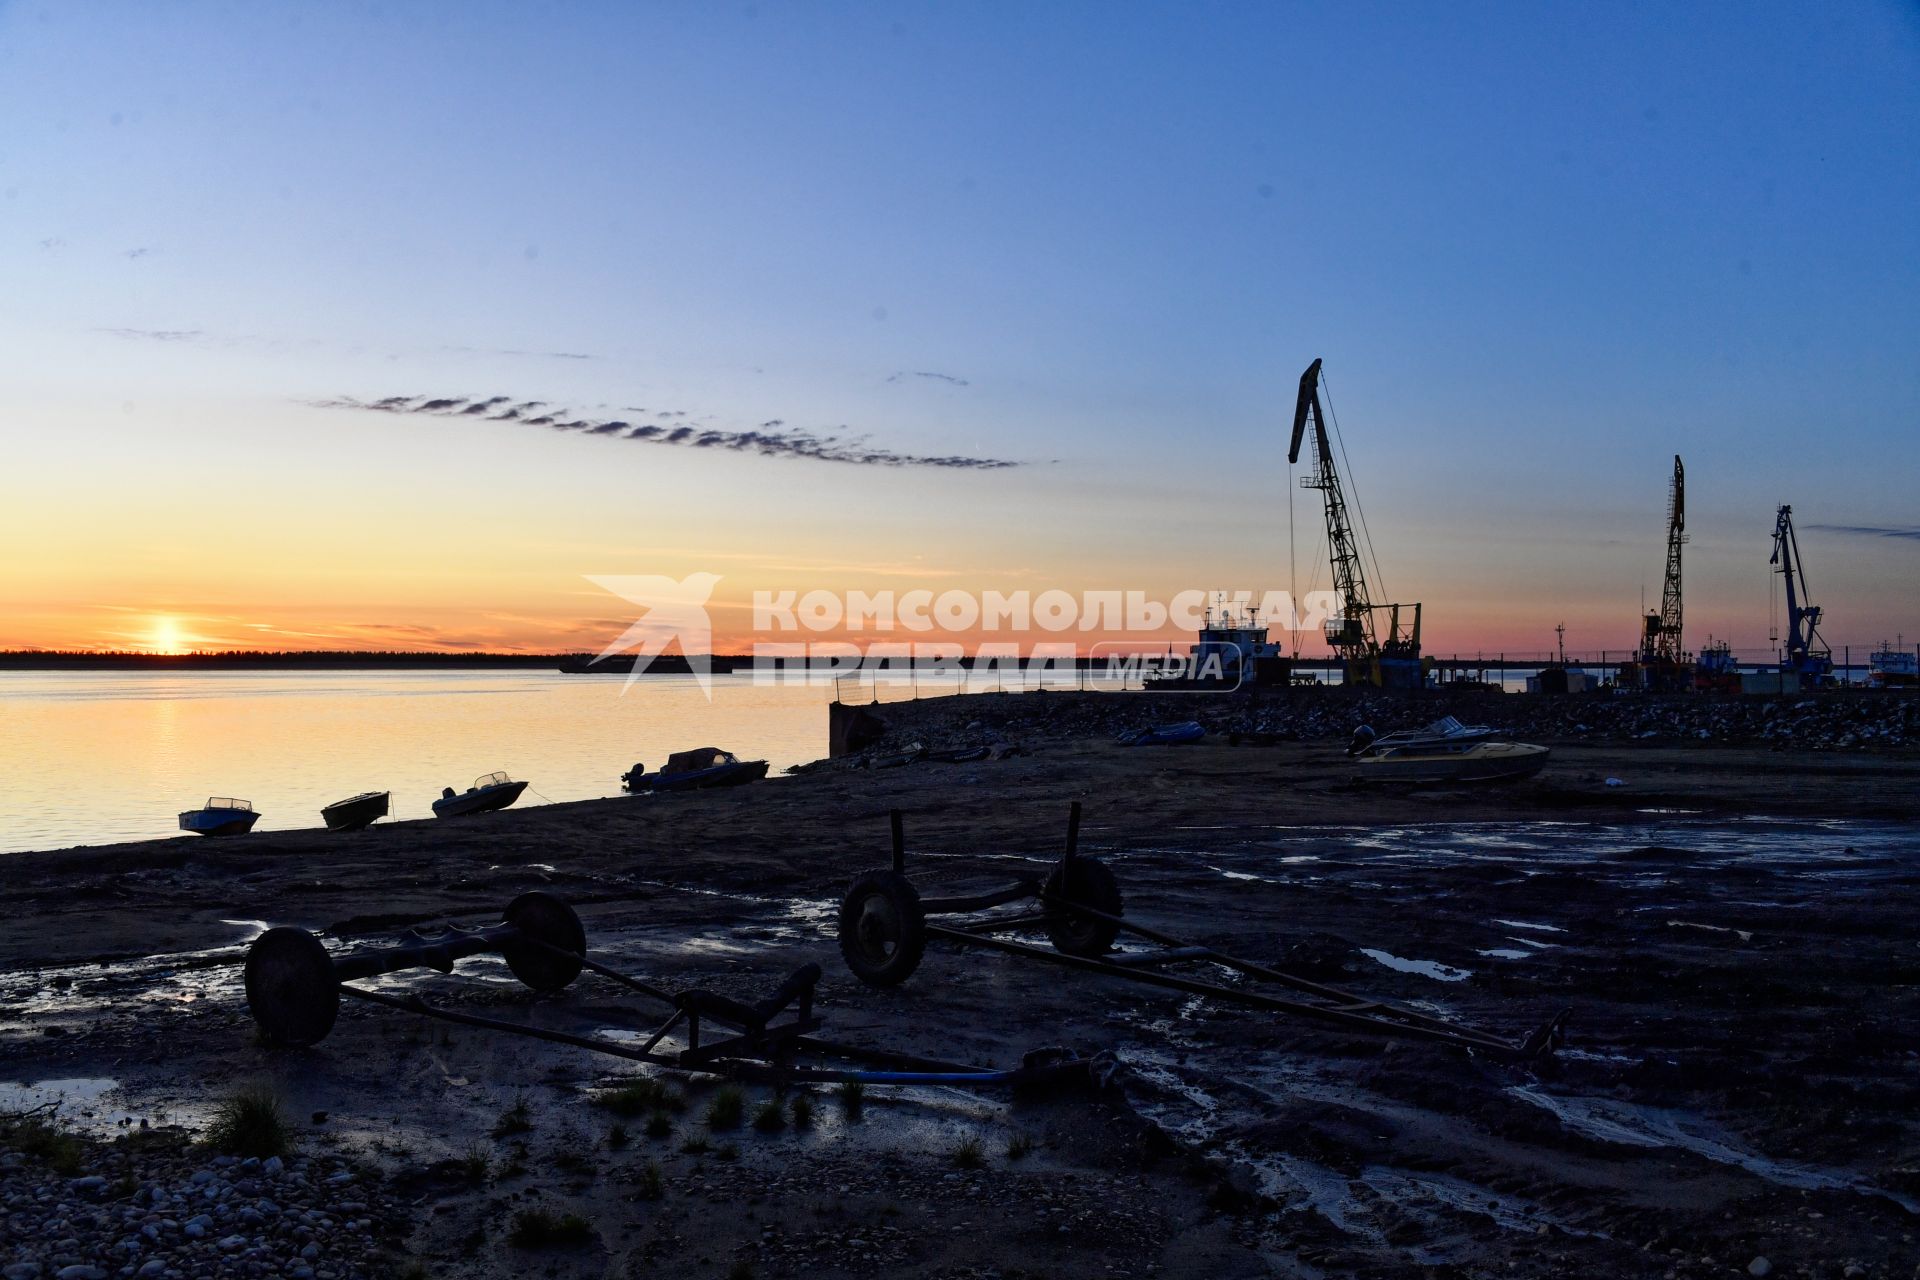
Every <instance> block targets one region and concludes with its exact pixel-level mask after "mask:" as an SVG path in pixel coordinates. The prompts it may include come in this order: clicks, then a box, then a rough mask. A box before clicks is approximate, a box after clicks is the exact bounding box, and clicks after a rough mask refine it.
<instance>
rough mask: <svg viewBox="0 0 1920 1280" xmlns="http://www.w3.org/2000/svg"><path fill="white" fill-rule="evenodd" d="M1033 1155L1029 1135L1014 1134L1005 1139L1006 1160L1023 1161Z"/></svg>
mask: <svg viewBox="0 0 1920 1280" xmlns="http://www.w3.org/2000/svg"><path fill="white" fill-rule="evenodd" d="M1032 1154H1033V1138H1032V1136H1031V1135H1029V1134H1025V1133H1016V1134H1014V1135H1013V1136H1012V1137H1010V1138H1008V1139H1007V1159H1009V1160H1025V1159H1026V1158H1027V1157H1028V1156H1030V1155H1032Z"/></svg>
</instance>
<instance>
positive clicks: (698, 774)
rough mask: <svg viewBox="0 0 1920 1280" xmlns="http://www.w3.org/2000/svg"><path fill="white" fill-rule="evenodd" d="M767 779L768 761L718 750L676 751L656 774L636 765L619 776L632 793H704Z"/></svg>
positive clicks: (695, 749) (716, 748)
mask: <svg viewBox="0 0 1920 1280" xmlns="http://www.w3.org/2000/svg"><path fill="white" fill-rule="evenodd" d="M766 776H767V762H766V761H765V760H742V759H740V758H739V757H738V756H736V755H734V754H733V752H731V751H722V750H721V749H720V748H719V747H695V748H694V749H693V750H691V751H676V752H674V753H673V754H672V755H670V756H668V757H667V763H666V766H665V767H664V768H662V769H661V770H660V771H659V772H657V773H648V772H647V766H645V765H644V764H636V765H634V766H633V768H631V769H629V770H627V772H625V773H623V774H621V775H620V782H621V784H622V785H623V786H625V787H626V789H627V790H629V791H704V790H706V789H708V788H710V787H737V786H741V785H742V784H744V783H748V782H758V781H760V779H762V778H764V777H766Z"/></svg>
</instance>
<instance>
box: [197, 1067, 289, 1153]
mask: <svg viewBox="0 0 1920 1280" xmlns="http://www.w3.org/2000/svg"><path fill="white" fill-rule="evenodd" d="M205 1142H206V1144H207V1145H208V1146H209V1147H211V1148H213V1149H214V1150H215V1151H218V1152H220V1153H221V1154H222V1155H229V1156H259V1157H261V1158H262V1159H265V1158H266V1157H267V1156H283V1155H285V1154H286V1153H287V1151H288V1149H289V1148H290V1147H291V1146H292V1145H293V1143H292V1139H291V1136H290V1133H289V1130H288V1127H287V1117H286V1115H285V1113H283V1112H282V1111H281V1110H280V1098H279V1096H278V1095H277V1094H275V1093H274V1091H273V1090H272V1089H270V1088H269V1087H267V1086H266V1085H264V1084H250V1085H242V1086H241V1087H240V1088H239V1089H236V1090H235V1091H234V1092H233V1093H232V1094H230V1095H229V1096H228V1097H227V1099H226V1100H225V1101H223V1102H222V1103H221V1104H220V1105H219V1106H218V1107H217V1108H215V1110H214V1113H213V1123H212V1124H211V1125H209V1126H208V1127H207V1132H206V1137H205Z"/></svg>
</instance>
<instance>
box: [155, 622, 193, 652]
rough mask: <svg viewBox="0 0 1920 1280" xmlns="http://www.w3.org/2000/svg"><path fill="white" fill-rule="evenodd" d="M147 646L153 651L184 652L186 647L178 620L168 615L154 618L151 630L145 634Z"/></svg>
mask: <svg viewBox="0 0 1920 1280" xmlns="http://www.w3.org/2000/svg"><path fill="white" fill-rule="evenodd" d="M147 647H148V648H150V649H152V650H153V651H154V652H155V653H185V652H186V651H187V649H186V645H185V644H184V643H183V642H182V637H181V634H180V620H179V619H178V618H169V617H158V618H155V619H154V620H153V630H152V631H151V632H149V633H148V636H147Z"/></svg>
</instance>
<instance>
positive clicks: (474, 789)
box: [433, 772, 527, 818]
mask: <svg viewBox="0 0 1920 1280" xmlns="http://www.w3.org/2000/svg"><path fill="white" fill-rule="evenodd" d="M526 789H527V784H526V783H524V782H515V781H514V780H513V779H512V778H510V777H508V776H507V775H506V774H505V773H501V772H494V773H483V774H481V775H480V776H479V777H478V778H475V779H474V780H473V785H472V786H470V787H468V788H467V789H466V790H465V791H463V792H456V791H454V789H453V788H452V787H448V788H446V789H445V790H444V791H442V792H441V793H440V798H439V799H438V800H435V801H434V802H433V816H434V817H436V818H459V817H464V816H465V815H467V814H469V813H486V812H488V811H489V810H492V809H504V808H506V807H507V806H508V805H510V804H512V803H513V802H514V801H515V800H518V799H519V798H520V793H521V792H522V791H525V790H526Z"/></svg>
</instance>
